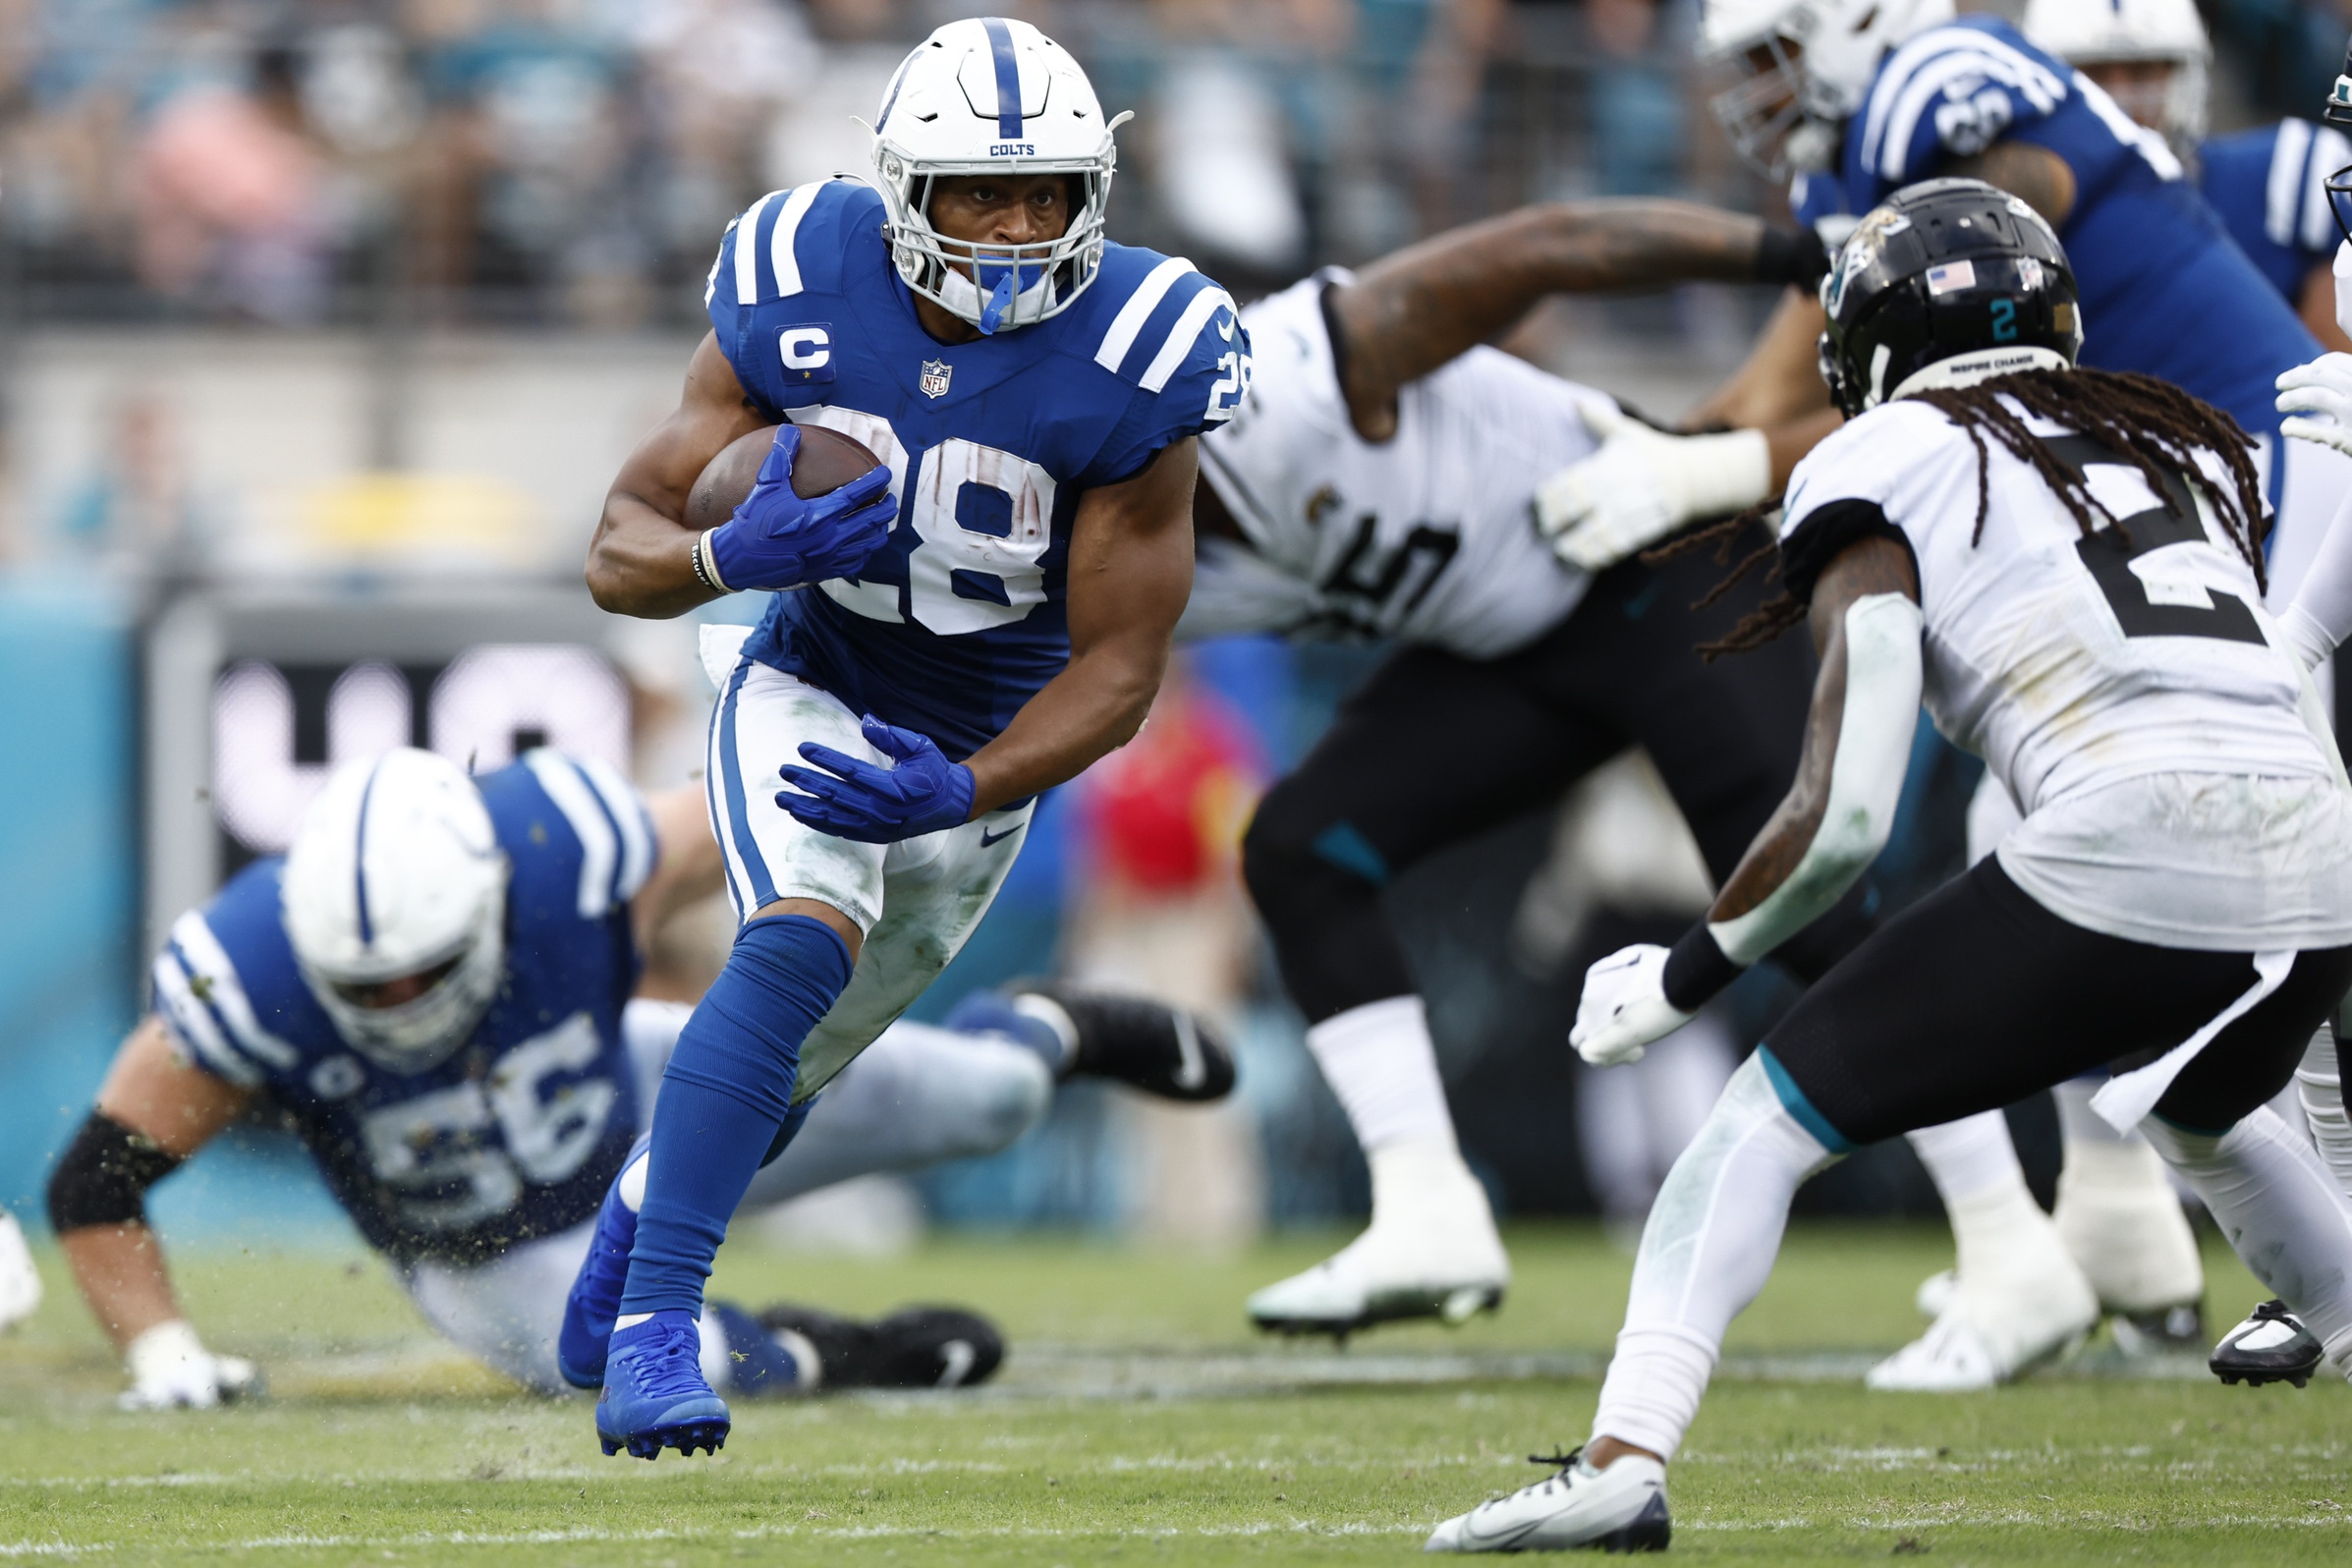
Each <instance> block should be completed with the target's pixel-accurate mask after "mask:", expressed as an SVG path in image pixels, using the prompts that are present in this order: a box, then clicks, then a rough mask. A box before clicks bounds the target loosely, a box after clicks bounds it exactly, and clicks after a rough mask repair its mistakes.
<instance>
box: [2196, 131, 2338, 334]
mask: <svg viewBox="0 0 2352 1568" xmlns="http://www.w3.org/2000/svg"><path fill="white" fill-rule="evenodd" d="M2198 162H2199V164H2200V165H2201V166H2202V167H2201V169H2200V172H2199V180H2198V183H2199V184H2200V185H2201V186H2203V187H2204V189H2205V198H2206V200H2208V201H2210V202H2212V204H2213V210H2214V211H2215V212H2217V213H2219V214H2220V215H2221V222H2222V224H2223V225H2224V226H2225V227H2227V228H2228V230H2229V237H2230V238H2231V239H2233V240H2235V241H2237V242H2238V249H2239V250H2241V251H2243V252H2246V256H2247V259H2249V260H2251V261H2252V262H2253V263H2254V264H2255V265H2256V266H2257V267H2259V268H2261V269H2262V274H2263V276H2264V277H2266V278H2268V279H2269V280H2270V283H2271V286H2272V287H2274V288H2276V289H2277V290H2278V292H2279V293H2280V294H2281V295H2282V296H2284V297H2285V299H2286V302H2287V304H2288V305H2290V306H2293V307H2295V308H2298V309H2299V308H2301V307H2302V304H2303V285H2304V282H2305V280H2306V279H2308V278H2309V277H2310V276H2311V273H2312V269H2313V268H2314V267H2324V266H2326V265H2327V264H2328V262H2329V261H2330V260H2331V259H2332V258H2333V257H2334V255H2335V247H2336V242H2337V241H2338V240H2339V239H2341V238H2342V236H2341V235H2340V234H2339V233H2338V232H2337V231H2336V227H2335V215H2334V214H2333V213H2332V212H2330V211H2329V210H2328V205H2327V192H2326V190H2325V189H2324V187H2325V184H2326V180H2327V177H2328V176H2329V175H2331V174H2333V173H2335V171H2336V170H2338V169H2340V168H2343V167H2344V166H2345V165H2346V164H2352V137H2346V136H2345V135H2344V134H2343V133H2342V132H2341V131H2337V130H2333V129H2331V128H2329V127H2327V126H2324V125H2313V124H2312V123H2311V122H2310V121H2308V120H2281V121H2279V122H2278V123H2277V124H2276V125H2267V126H2263V127H2261V128H2259V129H2257V130H2253V131H2240V132H2238V133H2236V134H2235V135H2233V136H2226V137H2214V138H2212V140H2209V141H2207V142H2206V143H2205V145H2204V146H2202V147H2200V148H2199V149H2198Z"/></svg>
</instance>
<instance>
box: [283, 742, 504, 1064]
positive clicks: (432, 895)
mask: <svg viewBox="0 0 2352 1568" xmlns="http://www.w3.org/2000/svg"><path fill="white" fill-rule="evenodd" d="M506 881H507V861H506V856H505V855H504V854H503V853H502V852H501V851H500V850H499V848H498V839H497V835H496V834H495V833H494V832H493V831H492V829H491V826H490V813H489V811H488V809H487V808H485V807H484V806H483V805H482V800H481V794H480V792H479V791H477V790H476V789H475V787H474V781H473V780H471V779H469V778H468V777H466V775H465V774H464V773H462V772H460V771H459V770H458V767H457V765H456V764H455V763H453V762H451V761H450V760H449V759H448V758H446V757H442V756H435V755H433V754H432V753H430V752H420V751H417V750H415V749H413V748H410V747H402V748H401V749H399V750H398V751H392V752H386V753H385V754H384V755H383V756H379V757H376V758H374V759H373V760H368V761H356V762H349V763H346V764H345V765H344V766H342V767H339V768H337V769H336V770H335V771H334V772H333V773H332V774H331V775H329V776H328V778H327V781H326V783H325V785H324V786H323V787H322V788H320V790H319V792H318V796H317V798H316V799H315V800H313V801H312V802H311V803H310V809H309V811H308V813H307V814H306V815H305V816H304V817H303V825H302V828H301V830H300V831H299V832H298V833H297V834H296V835H295V839H294V847H293V849H292V850H290V851H289V852H288V853H287V856H286V871H285V878H284V883H283V892H282V898H283V903H284V908H285V920H286V935H287V938H288V939H289V940H290V941H291V942H292V943H293V944H294V956H295V959H296V962H297V963H299V964H300V965H301V966H302V972H303V979H304V980H307V981H308V982H309V986H310V991H311V994H312V995H314V996H316V997H317V998H318V1005H319V1006H320V1007H323V1008H324V1009H326V1014H327V1017H328V1018H329V1019H331V1020H332V1021H333V1022H334V1025H335V1029H336V1031H337V1033H339V1034H340V1035H342V1036H343V1038H344V1039H345V1041H346V1042H347V1043H349V1044H350V1046H351V1048H352V1049H353V1050H356V1051H358V1052H359V1053H360V1054H361V1055H363V1056H364V1057H366V1058H367V1059H368V1060H369V1061H371V1062H374V1063H376V1064H377V1065H378V1066H381V1067H384V1068H386V1069H388V1070H390V1071H392V1072H397V1073H419V1072H423V1071H425V1070H426V1069H427V1068H431V1067H436V1066H438V1065H440V1064H441V1063H442V1062H444V1061H446V1060H448V1058H449V1057H450V1056H451V1055H452V1054H453V1053H455V1052H456V1050H457V1049H458V1047H459V1046H461V1045H463V1044H465V1043H466V1040H467V1038H468V1036H471V1035H472V1034H473V1033H474V1026H475V1025H476V1024H477V1023H478V1022H480V1020H481V1015H482V1011H483V1009H485V1008H487V1007H488V1006H489V1005H490V998H491V997H493V996H494V995H496V994H497V991H498V985H499V981H500V980H501V978H502V976H503V975H504V973H505V969H506ZM443 968H446V970H447V973H445V974H443V975H442V976H441V977H440V978H439V979H438V980H435V981H434V982H433V984H432V985H431V987H430V988H428V989H427V990H425V991H424V992H423V993H422V994H421V995H420V996H417V997H414V998H412V999H411V1000H409V1001H405V1002H402V1003H400V1004H398V1005H397V1006H392V1007H364V1006H362V1005H361V1004H360V1002H359V1001H358V1000H356V999H355V997H354V996H353V994H352V993H353V991H354V990H355V989H357V988H359V987H363V986H371V985H380V984H383V983H384V982H385V981H387V980H399V979H402V978H403V977H406V976H410V975H421V974H424V973H426V972H428V971H432V970H436V969H443Z"/></svg>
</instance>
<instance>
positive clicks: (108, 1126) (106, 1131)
mask: <svg viewBox="0 0 2352 1568" xmlns="http://www.w3.org/2000/svg"><path fill="white" fill-rule="evenodd" d="M179 1168H180V1158H179V1156H178V1155H176V1154H167V1153H165V1152H164V1151H163V1150H162V1149H160V1148H156V1147H155V1143H154V1140H152V1139H150V1138H148V1137H147V1136H146V1135H145V1134H143V1133H135V1132H133V1131H132V1130H131V1129H130V1128H128V1127H125V1126H124V1125H123V1124H122V1123H121V1122H118V1121H116V1120H115V1119H114V1118H113V1117H111V1116H109V1115H107V1114H106V1113H105V1112H103V1111H91V1112H90V1113H89V1119H88V1120H86V1121H84V1123H83V1124H82V1131H81V1132H79V1133H76V1134H75V1135H74V1142H73V1143H72V1144H71V1145H69V1146H68V1147H67V1148H66V1151H65V1156H64V1157H63V1158H62V1159H60V1160H58V1162H57V1169H56V1171H55V1172H54V1173H53V1174H52V1175H51V1176H50V1177H49V1224H50V1227H51V1228H52V1229H54V1230H55V1231H56V1232H57V1233H58V1234H59V1235H60V1236H62V1235H64V1234H65V1233H66V1232H67V1231H70V1230H85V1229H87V1228H88V1227H90V1226H92V1225H127V1224H130V1223H131V1222H133V1221H134V1220H136V1221H140V1222H141V1223H143V1222H144V1221H145V1219H146V1217H147V1189H148V1188H150V1187H152V1186H154V1185H155V1184H156V1183H157V1182H159V1181H161V1180H163V1178H164V1177H166V1176H169V1175H170V1174H171V1173H172V1172H173V1171H175V1170H178V1169H179Z"/></svg>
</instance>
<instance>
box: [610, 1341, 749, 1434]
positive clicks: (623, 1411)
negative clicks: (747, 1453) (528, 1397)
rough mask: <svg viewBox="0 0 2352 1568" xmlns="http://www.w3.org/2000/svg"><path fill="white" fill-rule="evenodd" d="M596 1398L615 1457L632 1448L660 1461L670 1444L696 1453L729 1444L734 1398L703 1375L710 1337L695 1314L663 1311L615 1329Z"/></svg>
mask: <svg viewBox="0 0 2352 1568" xmlns="http://www.w3.org/2000/svg"><path fill="white" fill-rule="evenodd" d="M611 1350H612V1354H611V1357H610V1359H609V1361H608V1363H607V1365H606V1367H605V1371H604V1393H603V1395H602V1397H600V1398H599V1399H597V1401H596V1437H597V1440H598V1441H600V1442H602V1443H603V1444H604V1452H605V1454H606V1455H607V1456H610V1455H613V1454H617V1453H619V1452H620V1451H621V1450H622V1449H624V1448H626V1449H628V1450H629V1451H630V1452H631V1453H632V1454H635V1455H636V1456H637V1457H638V1458H640V1459H658V1458H660V1457H661V1451H662V1450H663V1449H664V1448H675V1449H677V1450H678V1452H679V1453H681V1454H692V1453H693V1452H694V1451H695V1450H696V1449H697V1448H700V1449H703V1450H705V1451H706V1452H709V1453H717V1452H718V1451H719V1450H720V1449H721V1448H724V1447H726V1446H727V1430H728V1428H729V1427H730V1426H731V1425H732V1424H733V1423H732V1421H731V1418H730V1417H729V1416H728V1414H727V1402H726V1401H725V1400H723V1399H721V1398H719V1396H718V1395H716V1394H714V1393H712V1392H711V1391H710V1384H709V1383H707V1382H705V1381H703V1379H702V1366H701V1357H702V1336H701V1333H700V1329H699V1328H698V1326H697V1324H696V1320H695V1315H694V1314H693V1313H688V1312H678V1311H675V1310H672V1311H668V1312H658V1313H655V1314H653V1315H652V1316H649V1317H647V1318H646V1319H645V1320H644V1322H642V1323H632V1324H630V1325H629V1326H628V1327H627V1328H623V1329H618V1330H616V1331H615V1332H614V1334H613V1336H612V1340H611Z"/></svg>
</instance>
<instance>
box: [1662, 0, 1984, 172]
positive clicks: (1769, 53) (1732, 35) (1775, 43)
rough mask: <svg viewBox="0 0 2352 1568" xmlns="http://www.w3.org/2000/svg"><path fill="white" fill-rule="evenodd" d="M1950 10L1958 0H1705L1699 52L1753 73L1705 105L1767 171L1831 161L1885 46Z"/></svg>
mask: <svg viewBox="0 0 2352 1568" xmlns="http://www.w3.org/2000/svg"><path fill="white" fill-rule="evenodd" d="M1952 16H1953V9H1952V0H1707V9H1706V10H1705V11H1704V12H1703V13H1702V14H1701V16H1700V19H1699V53H1700V57H1701V58H1702V59H1705V60H1708V61H1714V62H1734V61H1736V62H1739V63H1742V64H1744V65H1745V66H1746V67H1747V70H1748V76H1747V79H1746V80H1745V81H1743V82H1741V83H1740V84H1738V85H1736V86H1733V87H1729V88H1726V89H1725V90H1724V91H1722V92H1719V93H1717V94H1715V96H1714V99H1713V101H1712V102H1711V103H1710V104H1709V107H1710V108H1711V109H1712V110H1713V111H1714V115H1715V118H1716V119H1717V120H1719V121H1720V122H1722V126H1723V132H1724V135H1726V136H1728V137H1729V138H1730V139H1731V145H1732V147H1733V149H1734V150H1736V151H1737V152H1738V153H1739V155H1740V156H1741V157H1742V158H1744V159H1746V160H1747V161H1748V163H1749V164H1750V165H1751V166H1753V167H1755V168H1757V169H1759V170H1762V171H1763V172H1764V175H1765V176H1766V177H1767V178H1770V179H1774V180H1778V179H1781V178H1783V177H1785V176H1786V175H1787V174H1788V172H1789V171H1790V170H1791V169H1805V170H1811V169H1822V168H1826V167H1828V164H1829V160H1830V159H1831V158H1832V157H1833V156H1835V155H1836V152H1837V142H1838V128H1839V127H1840V126H1842V125H1843V124H1844V123H1845V122H1846V121H1847V120H1849V119H1851V118H1853V117H1854V115H1855V114H1856V113H1858V112H1860V110H1861V108H1862V100H1863V98H1864V97H1865V96H1866V95H1868V93H1869V92H1870V90H1871V82H1872V80H1873V79H1874V78H1876V76H1877V74H1878V62H1879V61H1881V60H1883V59H1885V58H1886V54H1887V51H1888V50H1890V49H1892V48H1894V47H1895V46H1896V45H1897V44H1900V43H1902V42H1903V41H1904V40H1905V39H1907V38H1909V37H1911V36H1912V35H1913V34H1914V33H1918V32H1923V31H1925V30H1926V29H1928V28H1932V27H1935V26H1936V25H1937V24H1939V23H1945V22H1949V21H1951V20H1952Z"/></svg>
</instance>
